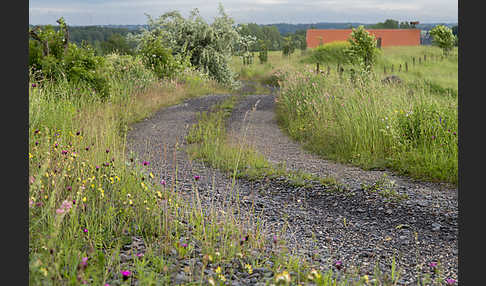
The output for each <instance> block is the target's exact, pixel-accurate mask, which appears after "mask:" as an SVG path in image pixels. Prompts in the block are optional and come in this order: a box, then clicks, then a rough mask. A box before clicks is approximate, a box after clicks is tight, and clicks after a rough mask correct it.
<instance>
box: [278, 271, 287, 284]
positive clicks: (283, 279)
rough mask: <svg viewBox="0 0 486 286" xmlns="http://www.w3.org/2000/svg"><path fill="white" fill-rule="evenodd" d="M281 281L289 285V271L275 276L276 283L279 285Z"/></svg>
mask: <svg viewBox="0 0 486 286" xmlns="http://www.w3.org/2000/svg"><path fill="white" fill-rule="evenodd" d="M280 281H283V282H287V283H288V282H290V274H289V273H288V272H287V271H284V272H282V273H280V274H277V275H276V276H275V282H277V283H279V282H280Z"/></svg>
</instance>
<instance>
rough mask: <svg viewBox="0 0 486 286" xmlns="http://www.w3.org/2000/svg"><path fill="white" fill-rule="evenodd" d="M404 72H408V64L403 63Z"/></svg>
mask: <svg viewBox="0 0 486 286" xmlns="http://www.w3.org/2000/svg"><path fill="white" fill-rule="evenodd" d="M405 71H406V72H408V63H407V62H405Z"/></svg>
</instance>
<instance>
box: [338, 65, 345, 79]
mask: <svg viewBox="0 0 486 286" xmlns="http://www.w3.org/2000/svg"><path fill="white" fill-rule="evenodd" d="M343 72H344V68H343V67H340V69H339V77H340V78H342V77H343Z"/></svg>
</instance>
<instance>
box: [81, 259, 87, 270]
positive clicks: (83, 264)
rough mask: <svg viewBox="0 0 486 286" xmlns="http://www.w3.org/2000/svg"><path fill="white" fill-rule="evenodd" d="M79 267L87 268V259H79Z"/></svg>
mask: <svg viewBox="0 0 486 286" xmlns="http://www.w3.org/2000/svg"><path fill="white" fill-rule="evenodd" d="M81 266H82V267H83V268H85V267H86V266H88V257H83V258H81Z"/></svg>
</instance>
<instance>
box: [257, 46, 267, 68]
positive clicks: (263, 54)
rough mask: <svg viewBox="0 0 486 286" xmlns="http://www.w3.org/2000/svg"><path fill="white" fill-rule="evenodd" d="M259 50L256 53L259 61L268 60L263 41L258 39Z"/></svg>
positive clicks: (264, 61)
mask: <svg viewBox="0 0 486 286" xmlns="http://www.w3.org/2000/svg"><path fill="white" fill-rule="evenodd" d="M259 44H260V52H259V53H258V58H259V59H260V63H261V64H263V63H266V62H267V61H268V48H267V45H266V44H265V41H262V40H260V41H259Z"/></svg>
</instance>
